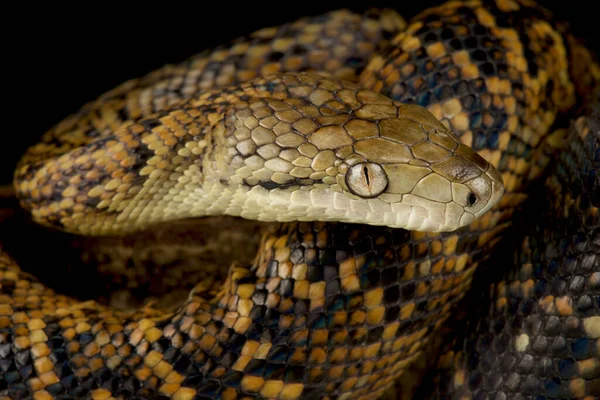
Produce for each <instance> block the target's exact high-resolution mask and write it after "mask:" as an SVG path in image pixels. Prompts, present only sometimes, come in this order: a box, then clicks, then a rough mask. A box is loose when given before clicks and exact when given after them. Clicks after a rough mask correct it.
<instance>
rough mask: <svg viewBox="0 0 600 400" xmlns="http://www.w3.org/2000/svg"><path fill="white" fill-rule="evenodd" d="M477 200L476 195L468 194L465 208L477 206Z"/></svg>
mask: <svg viewBox="0 0 600 400" xmlns="http://www.w3.org/2000/svg"><path fill="white" fill-rule="evenodd" d="M478 200H479V198H478V197H477V195H476V194H475V193H473V192H471V193H469V195H468V196H467V206H469V207H473V206H474V205H475V204H477V201H478Z"/></svg>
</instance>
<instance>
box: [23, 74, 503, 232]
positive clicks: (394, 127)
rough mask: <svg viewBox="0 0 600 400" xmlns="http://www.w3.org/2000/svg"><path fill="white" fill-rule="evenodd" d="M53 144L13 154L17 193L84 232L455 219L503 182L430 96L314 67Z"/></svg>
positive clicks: (435, 223) (429, 223)
mask: <svg viewBox="0 0 600 400" xmlns="http://www.w3.org/2000/svg"><path fill="white" fill-rule="evenodd" d="M77 133H78V129H75V130H74V131H67V132H65V134H64V138H68V139H63V136H61V137H59V138H55V139H56V140H68V143H69V145H70V144H72V143H73V137H75V135H76V134H77ZM60 143H62V141H61V142H60ZM48 147H49V146H48V144H47V143H40V144H39V145H36V146H33V148H31V150H30V151H29V152H28V153H27V154H26V155H25V156H24V157H23V159H22V160H21V162H20V163H19V165H18V166H17V173H16V177H15V186H16V188H17V196H18V197H19V198H20V199H21V203H22V205H23V206H24V207H25V208H26V209H29V210H31V212H32V215H33V217H34V220H36V221H37V222H40V223H44V224H49V225H56V226H58V227H61V228H63V229H65V230H66V231H69V232H74V233H82V234H88V235H99V234H119V233H130V232H132V231H133V230H136V229H137V230H140V229H141V228H146V227H148V226H149V225H151V224H155V223H159V222H165V221H172V220H177V219H183V218H194V217H202V216H207V215H232V216H241V217H244V218H247V219H255V220H258V221H293V220H307V221H312V220H314V221H341V222H350V223H363V224H371V225H385V226H389V227H393V228H404V229H415V230H420V231H453V230H456V229H458V228H460V227H463V226H465V225H467V224H468V223H470V222H471V221H473V220H474V219H475V218H477V217H479V216H481V215H482V214H484V213H485V212H487V211H488V210H489V209H490V208H491V207H492V206H493V205H495V204H496V203H497V202H498V200H500V198H501V197H502V194H503V192H504V186H503V182H502V177H501V176H500V175H499V174H498V172H497V171H496V170H495V168H493V167H491V165H490V164H489V163H488V162H486V161H485V160H484V159H483V158H482V157H481V156H479V155H478V154H477V153H476V152H474V151H473V150H471V149H470V148H468V147H467V146H465V145H463V144H462V143H460V142H459V141H458V139H456V138H455V137H454V136H453V135H452V133H451V132H450V131H448V129H447V128H446V127H445V126H444V125H442V124H441V123H440V122H439V121H438V120H437V119H436V118H435V117H433V116H432V115H431V113H429V112H427V111H426V110H425V109H423V108H422V107H419V106H415V105H405V104H400V103H393V102H392V101H391V100H389V99H386V98H385V97H383V96H381V95H379V94H376V93H374V92H371V91H367V90H363V89H361V88H360V87H359V86H358V85H356V84H354V83H350V82H345V81H338V80H332V79H330V78H327V77H324V76H320V75H317V74H314V73H300V74H292V73H287V74H280V75H271V76H269V78H268V79H265V78H260V79H254V80H251V81H249V82H248V83H245V84H242V85H237V86H228V87H225V88H221V89H215V90H210V91H203V92H201V93H200V94H199V95H197V96H194V97H192V98H190V99H189V100H187V101H184V102H181V103H176V104H175V105H173V106H171V107H169V108H167V109H165V110H163V111H160V112H157V113H154V114H151V115H149V116H147V117H145V118H142V119H140V120H139V121H135V122H133V123H131V124H126V126H124V127H122V128H119V129H118V130H117V131H115V132H110V131H108V132H106V133H104V134H102V135H100V136H99V137H96V138H92V137H89V136H88V137H87V138H86V140H85V141H83V142H82V143H81V146H80V147H77V148H75V149H73V150H70V151H68V152H67V153H65V154H60V153H57V152H56V151H52V152H50V153H51V157H49V154H48ZM57 147H59V148H62V147H63V146H62V145H57ZM67 148H68V147H67Z"/></svg>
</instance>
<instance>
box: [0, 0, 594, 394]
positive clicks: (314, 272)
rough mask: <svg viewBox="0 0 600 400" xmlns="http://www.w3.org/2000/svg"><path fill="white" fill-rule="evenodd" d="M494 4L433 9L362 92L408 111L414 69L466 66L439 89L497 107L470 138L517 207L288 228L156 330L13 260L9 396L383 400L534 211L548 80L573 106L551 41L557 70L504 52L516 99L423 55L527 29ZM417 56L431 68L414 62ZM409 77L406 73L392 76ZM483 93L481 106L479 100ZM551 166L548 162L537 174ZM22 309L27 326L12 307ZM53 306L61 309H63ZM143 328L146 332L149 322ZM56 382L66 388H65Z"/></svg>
mask: <svg viewBox="0 0 600 400" xmlns="http://www.w3.org/2000/svg"><path fill="white" fill-rule="evenodd" d="M495 4H496V7H495V8H494V7H491V8H489V7H482V6H480V3H479V2H477V1H471V2H451V3H448V5H447V6H445V7H444V8H436V9H433V11H430V12H429V14H432V15H434V17H433V18H431V17H430V18H431V19H432V20H431V21H429V20H428V19H427V17H426V16H419V17H417V18H416V19H415V21H414V22H412V23H411V25H409V28H408V32H409V33H407V34H406V35H400V36H399V37H398V38H397V40H395V41H394V43H395V44H396V45H398V49H399V50H397V51H396V52H394V51H393V52H391V53H389V54H391V56H389V57H390V60H392V59H394V60H396V62H395V63H394V62H391V63H390V64H387V65H388V67H387V68H386V67H385V65H386V62H385V60H383V59H377V58H376V59H375V60H374V61H373V62H372V63H371V66H370V68H369V69H368V70H367V73H366V74H365V75H364V76H363V81H364V82H366V83H368V84H369V85H372V86H373V87H376V88H378V89H381V90H382V91H384V93H386V92H387V94H390V95H392V96H398V95H400V97H402V96H404V92H403V91H402V90H400V91H394V87H395V86H394V82H393V81H396V80H401V79H404V80H405V81H406V78H403V77H402V75H401V74H406V75H409V74H411V70H416V67H417V66H418V67H422V68H424V71H428V70H431V69H432V68H433V67H434V66H435V63H436V62H433V61H431V58H433V59H437V57H439V56H441V58H440V59H439V61H437V63H439V64H440V65H441V66H451V65H454V64H457V67H456V68H454V67H449V69H448V71H447V76H441V77H440V78H439V79H442V80H444V79H454V77H457V79H463V78H464V80H465V81H470V82H471V83H469V90H471V92H469V93H468V94H467V96H466V97H468V96H469V95H471V96H474V97H475V100H477V99H479V101H481V104H482V106H481V107H482V109H484V110H488V109H491V107H490V106H492V105H494V106H496V107H497V110H495V111H496V112H497V113H496V114H492V113H490V112H488V113H485V112H483V113H482V114H481V125H480V126H481V127H483V128H481V129H483V130H490V131H492V130H493V129H496V133H497V135H498V137H497V139H493V140H489V142H488V141H487V138H486V141H485V144H484V145H480V144H479V143H478V142H477V136H476V132H473V130H472V129H470V128H467V129H466V130H463V135H462V139H463V141H464V142H465V143H466V144H468V145H473V146H474V147H475V148H477V149H480V150H481V154H482V155H483V156H484V157H486V158H488V160H490V161H491V162H492V163H494V164H495V165H496V166H498V167H499V168H500V170H501V171H502V172H503V173H504V174H505V177H504V178H505V182H510V184H509V187H508V190H509V195H508V196H507V197H506V200H505V201H503V202H501V203H500V205H499V206H498V207H497V210H496V211H494V212H490V213H488V214H487V215H486V216H484V217H483V218H481V219H480V220H478V221H476V222H475V223H473V224H472V225H471V226H470V227H468V228H466V229H463V230H461V231H459V232H456V233H451V234H442V235H434V234H423V233H413V232H405V231H394V230H390V229H382V228H374V227H359V226H348V225H343V224H329V225H325V224H311V223H305V224H285V225H283V226H282V227H281V228H280V231H279V232H278V233H276V234H274V235H267V236H265V237H264V238H263V240H262V245H261V252H259V254H258V256H257V258H256V260H255V261H254V262H253V263H252V265H251V267H249V268H247V267H244V266H240V265H238V266H236V267H232V269H231V270H230V273H229V278H228V281H227V283H226V284H225V285H224V286H223V290H222V291H221V292H220V293H219V294H218V295H217V297H216V300H215V302H213V303H208V302H206V301H205V300H203V298H204V297H207V295H210V294H211V293H210V292H209V289H208V288H205V287H202V286H200V287H198V288H197V291H196V293H195V295H192V296H191V297H190V299H189V300H188V301H187V302H186V304H185V305H184V306H182V307H181V308H179V309H178V310H176V311H175V312H174V313H173V314H167V315H163V316H160V317H156V316H155V314H157V313H158V312H153V310H152V309H151V308H147V309H142V310H140V311H139V312H138V314H137V315H134V316H129V315H126V314H123V313H118V312H114V311H110V310H109V309H105V308H103V307H100V306H98V305H97V304H95V303H88V304H86V305H83V306H82V305H79V304H78V303H74V302H73V301H72V300H70V299H67V298H64V297H61V296H55V295H53V294H52V293H51V292H48V289H45V288H44V287H43V286H42V285H40V284H38V283H36V282H35V280H34V279H33V278H32V277H30V276H29V275H26V274H25V273H23V272H20V271H19V270H18V268H17V267H16V266H15V265H14V264H13V263H11V262H10V261H9V260H5V261H4V264H3V265H4V267H3V268H2V270H1V271H2V276H1V278H0V282H2V288H3V289H2V290H3V292H2V296H4V298H5V301H4V304H5V305H4V306H3V307H4V308H2V309H0V346H2V347H0V355H2V357H5V358H6V359H8V360H9V362H10V365H9V367H8V368H9V369H10V371H9V373H10V376H9V375H6V374H5V376H9V378H10V379H11V381H10V382H11V390H12V392H11V395H12V396H13V397H15V396H19V395H21V394H22V395H24V396H27V395H29V393H31V392H36V395H37V398H41V399H44V398H52V395H51V393H53V391H55V390H56V391H60V390H67V391H70V390H75V393H76V390H77V389H72V388H71V387H70V386H67V385H69V384H73V383H76V384H83V385H84V386H82V389H80V390H84V391H85V390H89V391H90V392H91V393H90V394H91V395H92V396H94V398H109V397H110V396H111V395H112V396H114V397H117V398H118V397H127V396H128V395H129V394H131V393H133V392H136V393H137V394H139V395H141V396H145V397H148V396H149V395H150V394H151V393H156V392H158V393H162V394H165V395H167V396H172V397H173V398H177V399H187V398H193V397H194V396H195V395H196V394H197V392H198V393H202V394H203V395H204V396H206V397H207V398H211V397H220V398H224V399H230V398H232V399H233V398H252V397H256V396H257V395H259V396H263V397H275V398H284V399H287V398H298V397H307V398H310V396H311V395H314V396H315V397H317V398H318V397H319V396H320V395H322V394H323V391H324V390H326V391H327V394H326V397H325V398H373V397H377V396H378V395H379V394H381V393H383V391H384V390H385V389H386V388H388V387H389V386H390V385H392V384H393V382H394V380H395V379H396V378H397V377H398V376H400V374H401V373H402V371H403V370H404V369H405V368H406V367H407V366H409V365H410V363H411V362H412V361H413V360H414V359H415V358H417V357H418V356H419V354H420V353H421V352H422V350H423V349H424V348H425V347H426V345H427V343H428V341H429V340H430V338H431V337H432V335H433V334H435V332H436V331H437V330H438V329H439V327H440V326H441V325H443V324H444V322H445V320H446V319H447V318H448V316H449V315H450V309H451V306H452V304H454V303H456V302H457V301H458V300H460V298H461V297H462V295H463V294H464V292H465V290H466V289H467V288H468V287H469V285H470V281H471V276H472V274H473V272H474V271H475V267H476V266H477V263H478V261H479V259H480V258H481V257H482V256H483V255H486V254H489V247H491V245H492V244H495V242H496V241H497V235H498V233H499V232H500V231H502V230H503V228H504V225H503V223H504V222H505V221H507V220H508V218H509V217H510V216H511V214H512V211H511V210H512V208H514V207H516V206H517V205H518V204H519V203H520V201H521V198H522V197H524V196H521V195H519V194H520V193H519V191H522V190H523V189H524V187H525V186H526V181H525V180H524V177H525V176H527V175H528V174H529V173H530V172H531V170H534V169H535V168H533V167H531V164H532V162H533V161H534V159H533V158H534V155H533V154H530V155H529V156H527V157H528V158H525V157H524V154H525V153H526V152H525V151H524V150H526V149H527V146H530V147H538V146H539V143H540V141H542V140H543V139H544V137H545V136H547V135H548V131H549V129H550V125H551V124H552V122H553V121H554V119H555V116H556V114H557V113H558V112H559V111H562V110H563V106H562V105H561V106H556V107H555V106H552V107H555V108H551V109H548V110H547V112H544V107H548V104H550V103H549V102H548V101H545V100H544V101H542V99H543V97H544V96H545V94H546V86H547V85H548V82H549V81H551V82H553V84H552V87H553V91H554V92H556V93H567V94H568V95H567V96H565V97H562V96H559V95H558V94H557V95H554V96H552V97H553V98H559V97H562V98H564V99H566V100H565V101H566V104H565V105H564V106H565V107H564V108H569V107H571V106H572V105H573V104H572V103H574V89H573V84H572V83H571V81H570V79H569V78H567V77H566V76H565V75H560V76H557V74H556V73H553V72H552V68H551V66H556V67H557V68H563V70H564V69H565V68H571V69H576V68H572V67H571V65H570V63H569V62H568V60H566V59H565V52H564V51H563V50H562V48H561V46H562V42H561V41H560V40H559V41H557V42H555V45H556V49H557V50H558V51H555V52H549V53H548V54H549V55H551V56H553V57H554V58H553V59H552V60H551V61H552V62H549V61H548V60H543V59H536V60H534V61H533V63H532V64H528V63H527V60H526V57H525V56H524V55H523V53H522V49H521V52H520V51H519V50H518V49H510V50H508V49H506V48H503V47H501V46H500V47H496V50H497V52H496V53H493V54H491V57H492V60H495V61H494V62H497V61H498V60H503V59H506V60H508V59H510V58H511V57H512V58H514V60H512V61H511V62H514V67H513V68H514V70H515V71H517V72H514V73H513V74H512V75H510V76H511V79H517V80H520V81H522V82H521V83H522V87H521V86H517V87H513V86H512V85H511V82H508V83H503V82H502V80H501V79H499V78H498V79H494V77H489V76H488V77H485V79H484V78H478V77H477V75H479V74H480V73H483V72H484V68H487V67H484V65H483V64H476V63H473V62H471V61H469V59H470V56H469V59H466V60H465V55H464V53H457V52H451V54H448V56H449V57H444V54H445V53H446V52H448V50H447V49H446V48H445V46H443V45H441V44H440V43H439V40H438V43H435V40H434V42H433V43H429V44H428V45H427V46H426V47H425V46H424V45H423V44H422V43H421V39H420V38H421V37H424V36H426V35H427V32H428V31H427V30H431V31H434V32H441V31H443V27H444V26H456V34H457V35H460V36H461V37H462V35H464V34H466V33H468V32H469V29H470V28H471V27H476V26H487V27H488V28H489V27H493V25H494V16H493V14H490V13H500V14H501V13H513V14H512V15H514V16H515V17H518V16H519V15H520V11H519V7H520V6H519V3H517V2H515V1H500V0H498V1H497V2H496V3H495ZM458 5H464V6H465V8H466V9H467V10H472V11H469V12H471V14H470V15H471V16H470V17H469V18H468V19H464V18H459V17H457V14H459V13H460V12H463V11H464V12H467V11H465V10H464V9H458V8H457V7H458ZM486 10H487V11H486ZM472 13H475V15H476V17H473V16H472ZM436 16H438V17H436ZM463 17H464V16H463ZM421 18H422V19H423V21H420V19H421ZM426 21H429V22H426ZM424 25H426V26H427V27H426V29H425V31H424V32H420V31H419V29H420V27H421V26H424ZM525 25H526V26H533V25H527V24H525ZM534 25H535V26H536V28H532V29H534V30H535V31H536V32H537V31H539V32H537V33H540V34H543V33H544V32H546V33H550V34H552V32H554V31H553V30H552V29H551V28H550V26H549V25H548V24H545V25H544V24H543V23H541V22H539V23H538V22H536V23H535V24H534ZM473 29H474V28H473ZM500 33H504V34H508V35H511V34H512V35H513V36H514V37H515V38H517V39H519V38H520V36H519V35H522V34H524V32H517V31H513V30H511V29H507V28H502V29H491V30H490V31H489V32H488V33H487V35H488V37H489V38H490V39H493V38H497V36H498V35H499V34H500ZM532 37H535V35H534V36H532ZM556 37H557V38H559V39H560V38H561V37H562V36H560V35H559V36H556ZM517 42H520V40H517ZM400 49H402V50H400ZM472 50H476V48H473V49H472ZM448 53H449V52H448ZM411 57H415V59H421V58H424V57H429V61H422V62H421V64H419V63H412V62H411V61H410V60H411ZM461 57H462V58H461ZM538 64H539V65H538ZM400 65H404V66H403V67H401V68H396V66H400ZM533 65H536V66H538V72H539V71H547V72H549V73H548V75H547V76H548V78H547V79H548V80H546V78H545V77H544V78H543V79H541V78H539V76H538V77H536V76H534V75H532V71H531V69H532V68H533V67H532V66H533ZM459 66H460V68H459ZM375 68H381V71H384V72H382V74H385V77H384V78H381V79H380V78H377V77H374V74H373V73H374V72H375V71H374V70H375ZM591 69H592V71H595V70H594V69H593V68H591ZM521 70H523V71H521ZM559 72H560V71H559ZM415 73H416V74H417V77H416V78H414V79H413V80H412V81H411V86H410V87H409V88H408V90H410V91H411V93H412V96H415V97H414V98H416V97H417V96H418V95H419V93H425V92H429V91H430V89H431V88H429V87H427V82H426V80H425V79H424V78H422V77H421V78H419V76H418V75H419V74H421V73H422V72H415ZM382 76H383V75H382ZM590 76H591V75H590ZM559 78H560V79H559ZM439 79H437V77H436V80H435V82H440V80H439ZM377 82H379V83H377ZM484 88H485V89H487V92H481V91H482V89H484ZM121 90H123V89H121ZM440 93H442V89H440ZM431 94H432V93H430V95H431ZM433 95H435V93H433ZM441 97H443V96H441ZM450 97H451V98H445V99H444V98H439V99H438V98H435V97H433V98H432V99H431V100H430V103H431V106H430V109H431V110H432V111H433V112H434V113H436V115H437V116H438V117H440V118H441V117H443V119H445V121H446V123H449V124H450V126H451V127H453V130H455V131H458V132H459V133H460V132H461V127H463V128H464V127H465V126H467V125H469V124H470V122H469V121H471V119H470V117H471V116H472V115H471V114H469V113H466V114H465V113H464V112H463V107H465V106H464V104H463V101H471V100H464V99H463V101H457V99H456V98H454V97H453V96H452V95H451V96H450ZM407 99H408V97H407ZM511 99H513V100H511ZM524 99H527V100H528V101H527V102H525V101H524ZM523 104H525V105H523ZM527 107H530V108H527ZM502 113H506V114H502ZM501 115H506V117H507V118H506V121H507V125H506V126H505V127H504V126H503V127H499V126H495V124H496V122H497V121H499V120H504V118H500V117H499V116H501ZM540 116H542V117H543V118H541V119H540V118H539V117H540ZM529 122H533V124H531V125H528V123H529ZM71 123H72V122H71ZM526 126H527V127H526ZM454 128H455V129H454ZM469 131H470V132H471V133H470V134H469ZM490 136H492V134H490ZM513 138H514V141H511V139H513ZM490 139H491V138H490ZM495 143H497V144H495ZM513 143H514V144H513ZM545 144H546V143H544V145H545ZM544 161H545V159H544V158H543V157H541V156H540V164H539V166H536V168H537V167H539V168H541V167H543V163H544ZM533 172H534V175H537V171H535V170H534V171H533ZM499 223H500V225H498V224H499ZM5 287H6V288H8V290H6V289H5ZM13 288H14V289H13ZM16 292H18V293H16ZM13 297H14V298H15V299H17V300H16V304H18V303H19V302H20V303H21V304H22V307H23V310H24V311H23V312H15V310H13V309H12V307H13V306H12V302H13V301H15V300H13ZM54 302H56V303H54ZM59 304H60V305H61V306H62V308H59V309H56V308H55V307H56V306H58V305H59ZM144 314H146V315H147V318H141V315H144ZM13 336H14V339H15V340H13ZM16 339H18V340H16ZM32 342H35V343H33V345H38V343H41V345H39V349H37V348H36V350H33V347H32ZM44 344H46V347H44ZM63 349H64V350H66V353H65V351H63ZM4 354H6V356H5V355H4ZM66 354H67V355H66ZM65 356H67V357H69V358H70V359H71V361H72V362H71V364H70V367H69V368H70V370H66V372H65V370H63V369H61V368H60V367H59V366H58V364H59V363H60V360H64V358H63V357H65ZM53 360H57V361H53ZM114 371H116V372H114ZM59 374H64V375H65V377H64V378H65V379H64V382H63V381H60V382H61V383H60V384H58V383H57V377H58V375H59ZM61 378H62V375H61ZM25 382H26V383H25ZM21 384H23V386H20V385H21ZM28 385H29V386H28ZM53 385H55V386H53ZM56 385H58V386H56ZM63 385H65V386H63ZM88 385H89V386H88ZM102 385H105V387H104V388H100V386H102ZM90 386H91V387H90ZM67 387H68V388H67Z"/></svg>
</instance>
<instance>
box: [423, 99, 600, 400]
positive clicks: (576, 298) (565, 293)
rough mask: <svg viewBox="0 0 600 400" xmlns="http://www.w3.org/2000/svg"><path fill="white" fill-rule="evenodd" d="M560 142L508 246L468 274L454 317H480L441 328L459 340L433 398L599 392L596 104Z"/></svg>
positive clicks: (599, 108) (599, 146)
mask: <svg viewBox="0 0 600 400" xmlns="http://www.w3.org/2000/svg"><path fill="white" fill-rule="evenodd" d="M566 140H567V141H568V145H567V147H566V148H565V149H563V150H562V151H561V152H560V153H558V154H556V157H555V158H554V159H553V160H552V167H551V168H550V171H549V175H548V177H547V178H545V179H544V180H543V181H542V182H541V183H543V188H542V189H541V190H540V191H539V193H538V194H537V195H536V196H534V197H532V198H531V199H530V201H529V204H528V205H527V206H525V207H524V209H523V210H522V213H530V214H529V215H531V213H532V210H531V208H532V207H535V209H536V212H535V215H536V217H535V219H531V218H526V217H524V216H523V215H521V216H520V218H519V220H518V222H517V223H515V226H514V232H513V237H512V238H511V240H510V247H509V249H510V248H512V249H514V251H510V250H509V251H507V252H506V255H507V257H505V258H504V259H502V260H501V262H495V263H492V264H491V265H490V266H486V268H481V269H480V270H479V271H477V273H476V278H475V283H474V288H475V287H478V288H481V290H478V291H471V292H470V294H469V296H467V297H466V298H465V300H466V301H465V307H464V308H463V309H462V312H461V314H463V313H464V314H465V315H469V316H473V315H481V316H483V317H482V318H480V319H471V318H465V315H460V317H461V318H457V320H456V321H453V322H454V323H453V324H449V326H453V327H461V329H462V331H461V332H460V333H458V334H455V335H452V337H455V338H462V339H461V340H455V339H454V341H455V343H454V344H453V346H452V348H451V349H450V350H448V351H446V352H445V353H444V354H443V355H442V356H441V357H440V359H439V362H440V364H439V367H440V369H438V370H436V371H435V372H433V375H436V376H435V377H434V378H433V381H434V382H435V383H434V384H433V385H432V386H431V387H434V388H435V390H436V392H435V396H433V397H432V398H435V399H445V398H448V397H450V398H460V399H515V400H522V399H523V400H524V399H540V398H544V399H585V400H592V399H595V398H598V396H600V214H599V207H600V202H599V199H600V179H599V172H598V171H600V170H599V167H600V158H599V155H600V102H598V101H597V102H596V103H594V105H593V108H591V109H590V110H587V112H585V113H584V115H583V116H581V117H579V118H578V119H577V120H576V121H575V122H574V123H573V124H572V127H571V130H570V132H569V135H568V136H567V137H566ZM544 199H546V200H545V201H544ZM490 277H493V279H492V280H493V283H492V284H491V285H490V286H489V288H488V289H487V290H486V288H485V284H483V285H480V284H482V283H484V282H489V281H490V279H489V278H490ZM423 395H424V394H423ZM424 396H425V395H424ZM426 397H428V398H429V396H426Z"/></svg>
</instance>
